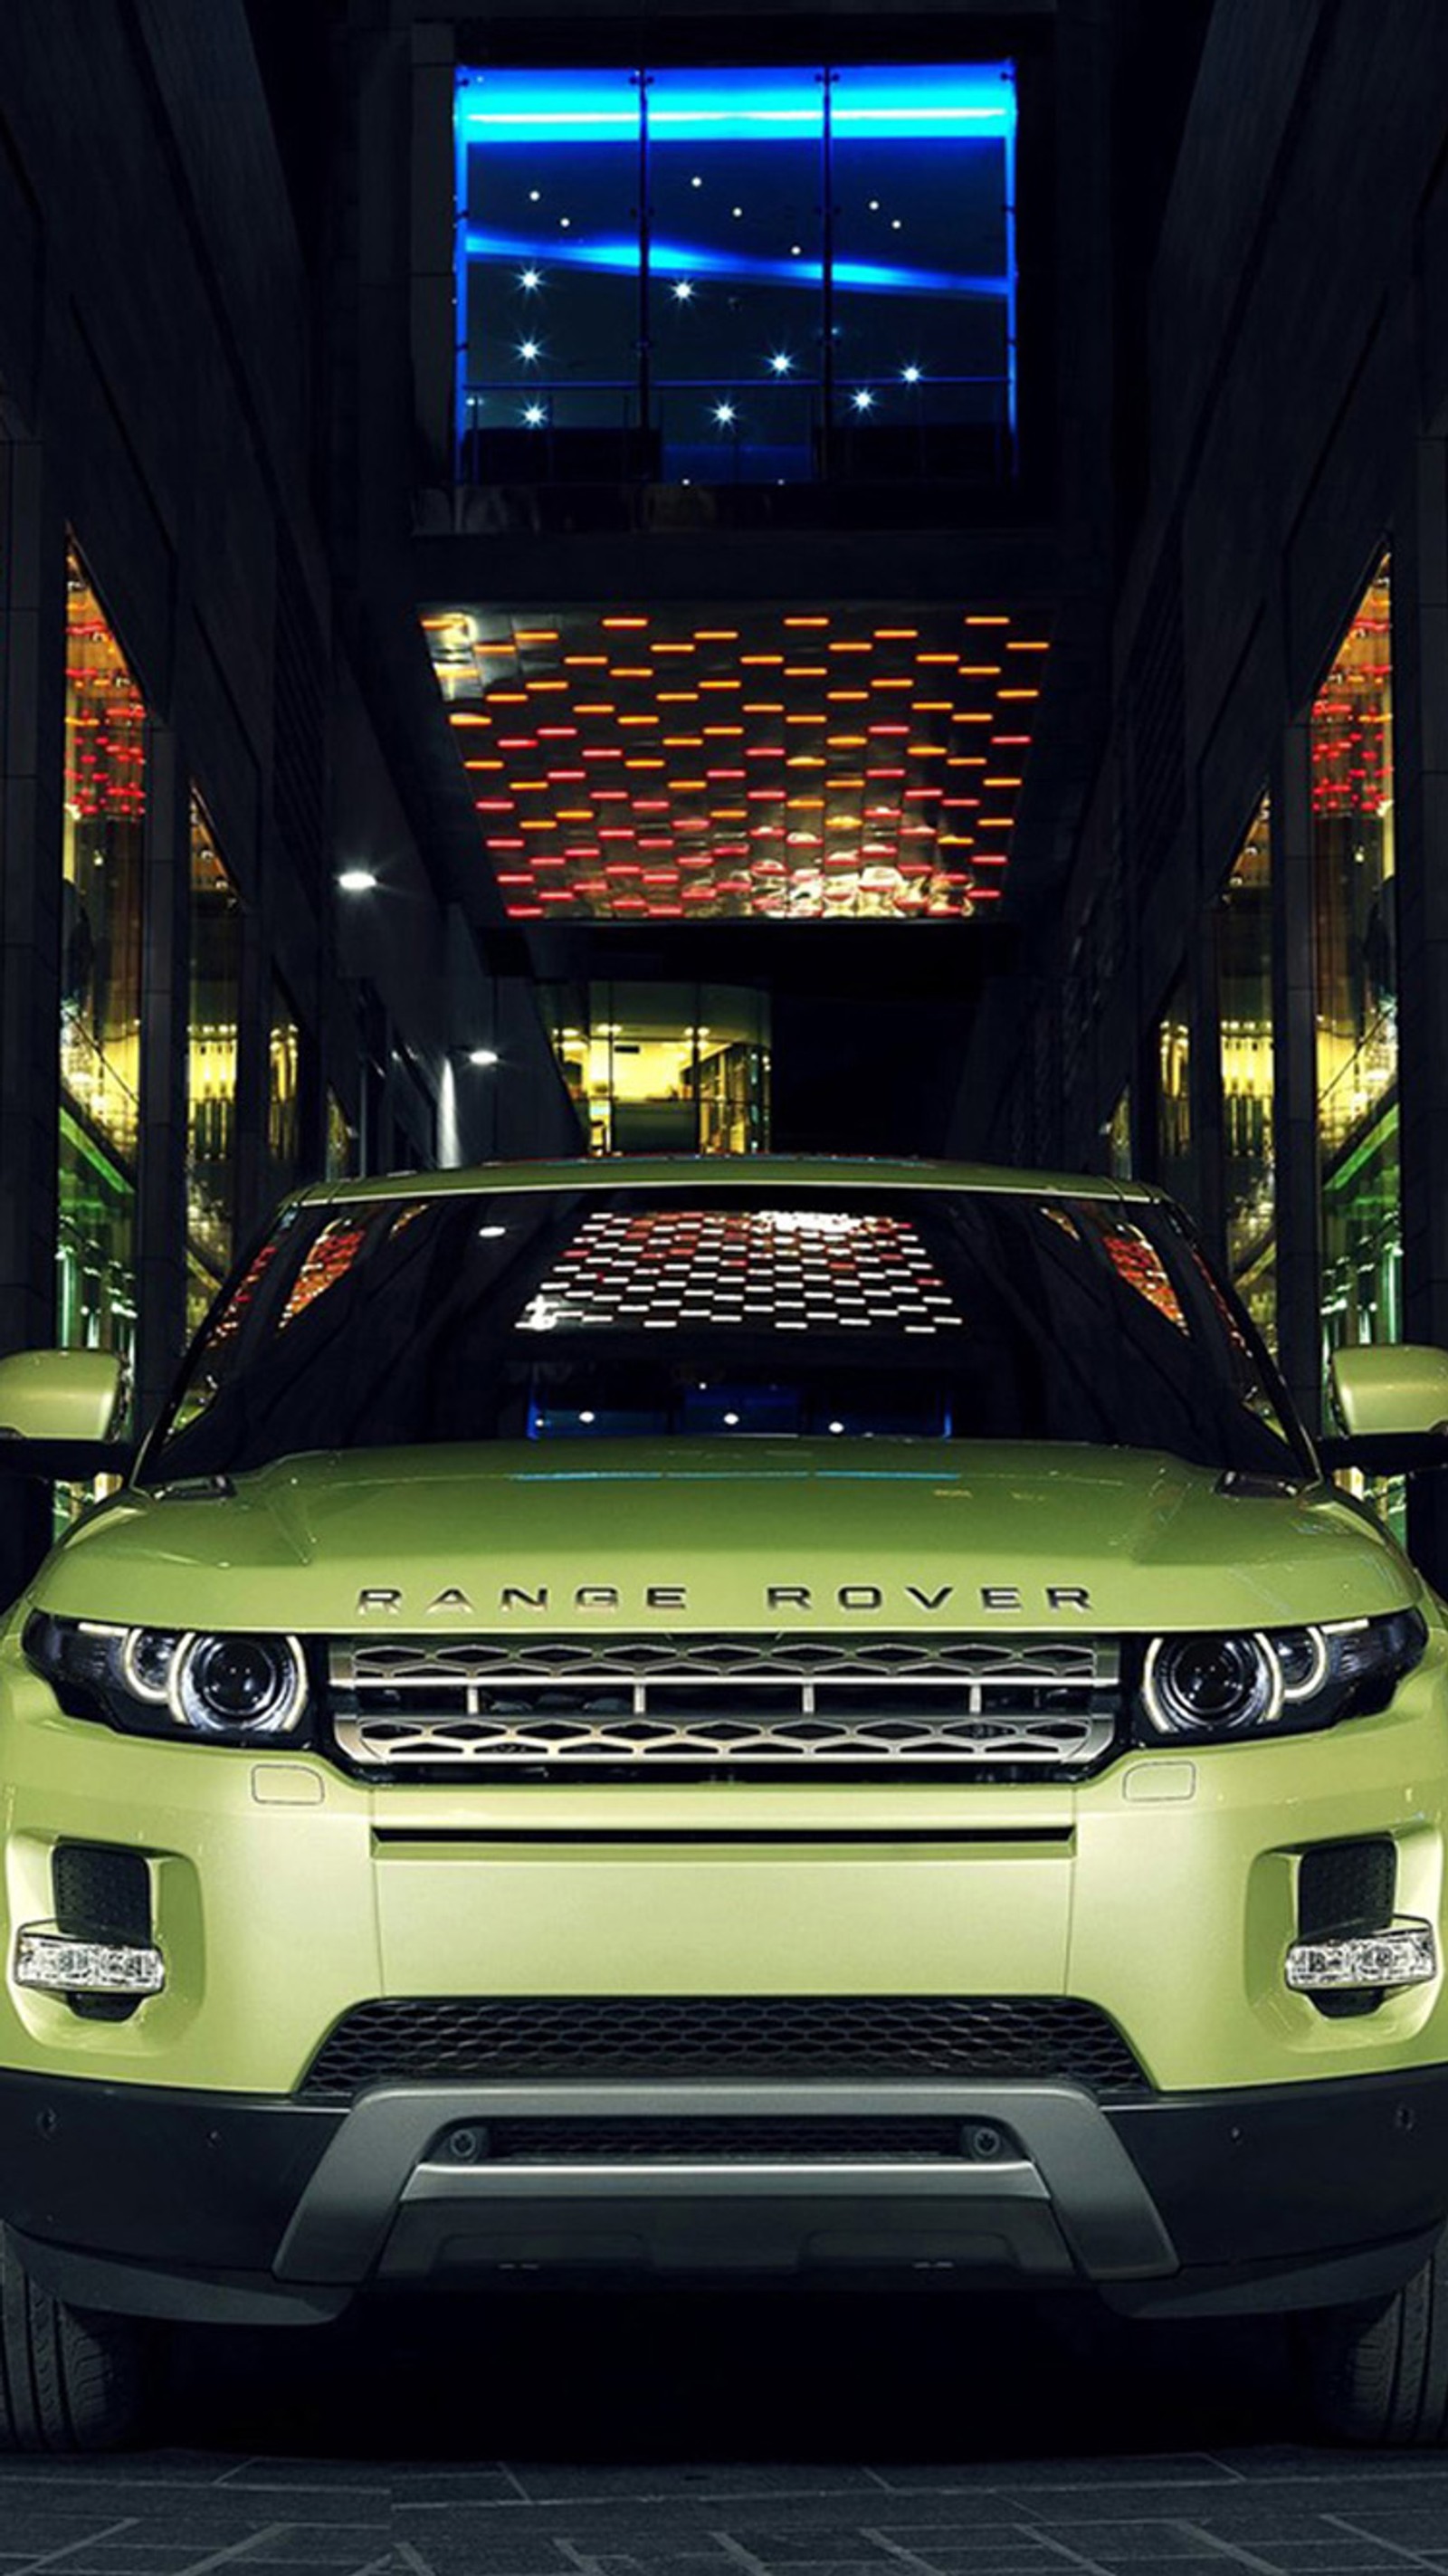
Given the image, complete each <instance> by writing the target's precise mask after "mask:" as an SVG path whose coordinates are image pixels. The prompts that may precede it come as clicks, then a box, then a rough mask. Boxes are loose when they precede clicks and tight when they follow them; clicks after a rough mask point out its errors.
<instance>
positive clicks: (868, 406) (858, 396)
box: [850, 385, 875, 411]
mask: <svg viewBox="0 0 1448 2576" xmlns="http://www.w3.org/2000/svg"><path fill="white" fill-rule="evenodd" d="M850 400H851V402H852V403H853V404H854V406H855V409H856V411H873V410H874V407H875V397H874V395H873V394H872V393H871V391H870V388H869V386H868V385H860V386H858V387H857V389H856V391H855V392H854V393H852V394H851V396H850Z"/></svg>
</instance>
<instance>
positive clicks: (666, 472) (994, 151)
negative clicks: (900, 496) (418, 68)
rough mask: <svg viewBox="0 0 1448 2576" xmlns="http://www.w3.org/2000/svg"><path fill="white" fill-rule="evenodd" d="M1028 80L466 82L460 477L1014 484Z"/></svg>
mask: <svg viewBox="0 0 1448 2576" xmlns="http://www.w3.org/2000/svg"><path fill="white" fill-rule="evenodd" d="M1015 137H1016V94H1015V74H1014V67H1013V66H1012V65H1011V64H1010V63H1005V62H996V63H974V64H958V63H955V64H938V63H937V64H919V65H912V66H903V67H902V66H899V65H884V66H866V65H858V64H857V65H851V66H848V67H841V68H837V69H836V68H831V67H828V66H825V65H819V64H804V65H795V66H787V65H786V66H779V65H776V66H774V67H771V68H768V69H765V68H763V67H757V68H749V67H738V68H733V69H728V70H714V71H701V70H697V69H695V70H687V71H686V70H681V69H642V68H641V69H638V70H635V71H625V70H611V71H603V70H598V71H557V70H544V69H538V70H513V69H489V70H485V71H484V70H467V71H464V72H461V73H460V74H459V76H458V88H457V101H456V141H457V166H458V199H459V223H458V310H459V317H460V329H459V338H460V342H461V350H460V373H459V385H458V421H459V437H460V441H461V450H462V453H461V466H462V471H463V474H464V476H465V478H466V479H469V480H477V481H527V480H545V479H553V478H555V477H560V478H567V477H571V478H573V479H580V480H586V479H596V480H599V481H609V480H616V479H618V478H620V477H623V478H625V479H630V478H634V479H638V480H641V481H650V482H658V481H662V482H670V483H684V482H700V483H713V484H719V483H727V482H738V481H750V482H758V483H771V484H779V483H791V482H801V481H810V480H812V479H814V478H816V477H818V476H820V475H821V474H827V473H846V474H852V475H864V476H866V477H869V478H872V479H877V478H883V479H891V478H894V477H898V476H900V475H902V474H903V475H910V474H915V473H928V474H930V475H932V476H935V475H950V474H952V473H959V472H962V471H967V472H975V471H977V470H979V469H980V467H981V465H982V464H984V465H986V466H987V467H988V468H989V470H991V471H993V472H1000V471H1002V470H1003V469H1004V468H1005V466H1006V465H1007V464H1008V462H1009V458H1010V447H1011V440H1012V437H1013V433H1014V426H1015V379H1016V365H1015V360H1016V351H1015V307H1016V263H1015V205H1014V197H1015Z"/></svg>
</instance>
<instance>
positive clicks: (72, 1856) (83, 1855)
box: [50, 1843, 151, 2021]
mask: <svg viewBox="0 0 1448 2576" xmlns="http://www.w3.org/2000/svg"><path fill="white" fill-rule="evenodd" d="M50 1885H51V1896H52V1901H53V1903H54V1906H55V1922H56V1929H57V1931H60V1932H67V1933H69V1935H70V1937H71V1939H72V1940H75V1941H126V1942H135V1943H137V1944H144V1943H145V1942H147V1941H149V1940H150V1938H151V1870H150V1864H149V1862H148V1861H147V1860H146V1859H145V1857H144V1855H143V1854H142V1853H141V1852H133V1851H123V1850H122V1849H121V1848H120V1846H119V1845H118V1844H116V1843H57V1844H56V1846H55V1849H54V1851H53V1852H52V1854H51V1856H50ZM69 2001H70V2008H71V2011H72V2012H73V2013H74V2014H75V2015H76V2016H77V2018H78V2019H79V2020H81V2021H129V2020H130V2019H131V2018H132V2015H133V2014H135V2013H137V2012H139V2011H140V2008H141V2004H140V1997H139V1996H137V1995H89V1994H74V1995H72V1996H71V1997H70V1998H69Z"/></svg>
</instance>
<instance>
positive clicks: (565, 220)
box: [558, 215, 900, 233]
mask: <svg viewBox="0 0 1448 2576" xmlns="http://www.w3.org/2000/svg"><path fill="white" fill-rule="evenodd" d="M572 221H573V217H572V216H571V215H560V216H559V218H558V228H559V231H560V232H565V233H566V232H567V230H568V228H569V226H570V224H571V223H572ZM895 229H896V231H897V232H898V231H899V229H900V227H899V225H898V224H897V225H896V227H895Z"/></svg>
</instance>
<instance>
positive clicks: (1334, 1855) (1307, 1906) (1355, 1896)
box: [1297, 1834, 1398, 1941]
mask: <svg viewBox="0 0 1448 2576" xmlns="http://www.w3.org/2000/svg"><path fill="white" fill-rule="evenodd" d="M1397 1878H1398V1852H1397V1845H1396V1844H1395V1843H1394V1841H1393V1839H1392V1837H1391V1835H1389V1834H1377V1835H1374V1836H1372V1837H1371V1838H1370V1839H1365V1840H1364V1841H1362V1842H1355V1843H1318V1844H1316V1845H1315V1846H1314V1847H1313V1849H1312V1850H1311V1851H1305V1852H1304V1853H1303V1855H1302V1858H1301V1860H1300V1861H1299V1863H1298V1868H1297V1930H1298V1935H1299V1937H1300V1939H1302V1940H1304V1941H1316V1940H1320V1939H1321V1938H1322V1937H1323V1936H1324V1935H1325V1934H1330V1933H1333V1932H1380V1931H1381V1930H1382V1929H1383V1926H1384V1925H1385V1924H1388V1923H1391V1921H1392V1919H1393V1904H1394V1900H1395V1896H1396V1892H1397Z"/></svg>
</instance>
